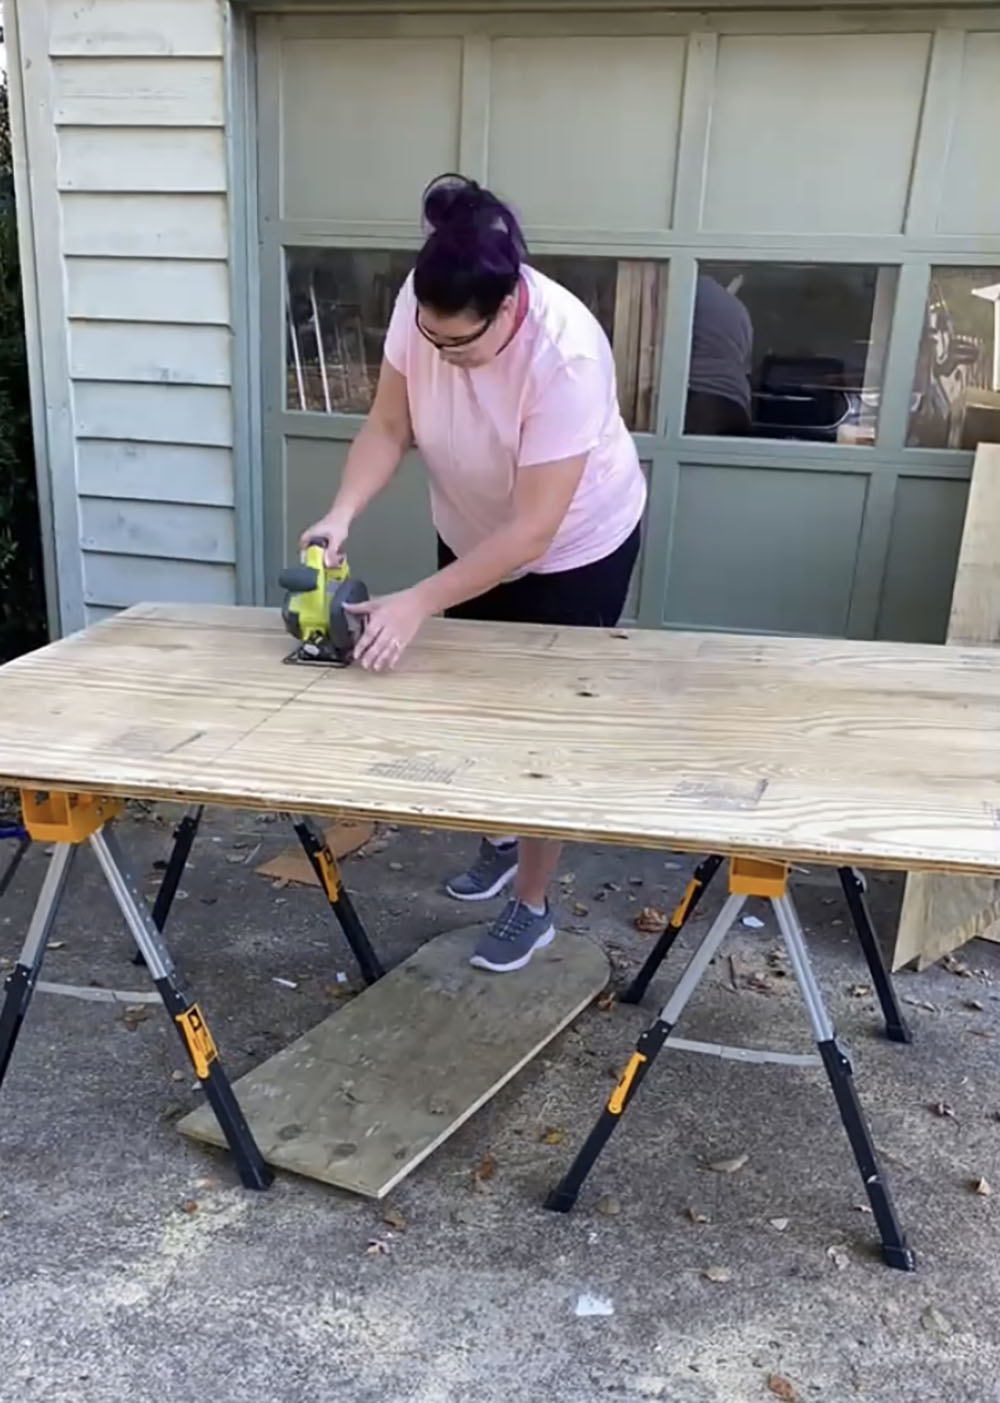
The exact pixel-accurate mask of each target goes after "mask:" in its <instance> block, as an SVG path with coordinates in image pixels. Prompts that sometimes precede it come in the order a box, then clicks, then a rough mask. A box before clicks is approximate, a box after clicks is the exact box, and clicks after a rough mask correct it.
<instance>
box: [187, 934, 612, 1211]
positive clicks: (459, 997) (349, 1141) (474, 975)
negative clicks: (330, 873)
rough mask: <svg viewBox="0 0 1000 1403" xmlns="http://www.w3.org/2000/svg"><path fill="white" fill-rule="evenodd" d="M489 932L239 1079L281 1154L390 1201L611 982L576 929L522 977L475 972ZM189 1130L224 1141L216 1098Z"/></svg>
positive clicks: (296, 1167)
mask: <svg viewBox="0 0 1000 1403" xmlns="http://www.w3.org/2000/svg"><path fill="white" fill-rule="evenodd" d="M478 931H479V928H476V927H472V928H470V929H465V930H459V931H451V932H449V933H448V934H447V935H439V936H437V937H436V938H435V939H434V940H431V941H429V942H428V943H427V944H426V945H423V946H421V948H420V949H419V950H418V951H417V952H416V954H414V955H411V956H410V958H409V959H408V960H405V961H404V962H403V963H402V964H401V965H398V966H397V967H396V968H395V969H394V970H392V971H391V972H390V973H389V974H387V975H386V976H385V977H384V978H383V979H380V980H379V981H378V983H377V984H374V985H372V987H371V988H369V989H366V990H365V991H364V992H363V993H362V994H359V995H358V997H357V998H356V999H354V1000H353V1002H351V1003H349V1004H347V1005H345V1006H344V1007H343V1008H342V1009H340V1010H339V1011H338V1012H337V1013H334V1014H332V1015H331V1016H330V1017H329V1018H327V1019H325V1020H324V1021H323V1022H322V1023H320V1024H319V1025H318V1026H317V1027H315V1028H313V1029H311V1031H310V1032H308V1033H306V1034H304V1035H303V1036H302V1037H301V1038H299V1039H298V1040H297V1041H296V1042H294V1043H292V1044H291V1046H289V1047H287V1048H285V1049H284V1050H283V1051H282V1052H279V1053H277V1055H276V1056H274V1057H271V1058H269V1059H268V1061H267V1062H264V1063H262V1064H261V1066H259V1067H257V1068H256V1069H255V1070H254V1071H252V1072H250V1073H248V1074H247V1075H246V1076H245V1077H241V1078H240V1080H239V1081H238V1082H236V1083H235V1091H236V1095H237V1098H238V1099H239V1102H240V1105H241V1106H242V1108H243V1111H244V1113H245V1114H246V1117H247V1120H248V1121H249V1123H250V1128H251V1130H252V1131H253V1134H254V1138H255V1139H256V1141H257V1143H258V1145H259V1146H260V1149H261V1153H262V1154H263V1155H264V1157H265V1158H266V1159H267V1160H268V1161H269V1163H271V1164H273V1165H275V1166H277V1167H278V1168H280V1169H290V1170H293V1171H294V1172H295V1173H296V1174H305V1175H308V1176H309V1177H311V1178H313V1179H321V1180H322V1181H323V1182H324V1183H327V1184H336V1185H337V1186H339V1187H340V1188H344V1189H350V1190H351V1191H352V1192H354V1193H358V1194H365V1195H368V1196H370V1197H373V1198H383V1197H384V1196H385V1195H386V1194H387V1193H389V1192H390V1191H391V1190H392V1189H393V1188H394V1186H395V1185H396V1184H398V1183H399V1182H400V1180H401V1179H404V1178H405V1177H406V1175H407V1174H409V1173H410V1171H411V1170H413V1169H415V1168H416V1166H417V1165H418V1164H420V1162H421V1161H422V1160H424V1159H426V1158H427V1156H428V1155H429V1154H431V1153H432V1151H433V1150H435V1149H436V1148H437V1146H438V1145H440V1144H441V1143H442V1142H443V1141H444V1140H446V1139H447V1138H448V1136H449V1135H451V1134H452V1132H453V1131H455V1130H457V1129H458V1127H459V1126H460V1125H462V1124H463V1123H464V1122H465V1121H466V1120H468V1119H469V1117H470V1116H471V1115H473V1114H474V1113H475V1112H476V1111H477V1110H478V1109H479V1107H480V1106H482V1105H483V1104H484V1103H485V1102H486V1101H488V1100H489V1098H490V1097H491V1096H493V1095H494V1094H495V1093H496V1092H497V1091H498V1090H499V1089H500V1087H502V1086H503V1085H504V1084H505V1083H506V1082H508V1081H510V1079H511V1078H512V1077H514V1076H516V1074H517V1073H518V1072H519V1071H520V1070H521V1068H522V1067H523V1066H524V1065H525V1064H526V1063H527V1062H529V1061H530V1060H531V1058H533V1057H534V1056H535V1055H536V1054H537V1053H538V1052H539V1051H540V1050H541V1049H542V1048H543V1047H544V1046H545V1044H546V1043H548V1042H550V1041H551V1040H552V1039H553V1038H554V1037H555V1036H556V1035H557V1034H558V1033H559V1032H561V1030H562V1029H563V1028H565V1027H566V1026H567V1024H569V1023H571V1022H572V1020H573V1019H574V1018H575V1017H576V1016H577V1014H578V1013H580V1012H581V1010H582V1009H584V1008H586V1006H587V1005H588V1004H589V1003H590V1002H591V1000H592V999H593V998H594V997H595V996H596V995H597V994H599V993H600V991H601V990H602V989H603V988H604V986H605V984H606V983H607V979H608V962H607V958H606V956H605V955H604V953H603V951H602V950H600V949H599V948H598V947H597V946H596V945H595V944H594V943H593V942H592V941H590V940H586V939H584V938H582V937H580V936H574V935H560V936H558V937H557V939H556V940H555V941H554V942H553V944H552V945H550V946H549V947H548V949H547V950H542V951H539V952H538V953H537V954H536V955H535V956H534V958H533V959H532V961H531V964H530V965H529V966H527V967H526V968H525V969H523V970H517V971H515V972H514V973H512V974H505V975H503V976H502V977H498V976H496V975H490V974H488V973H486V972H485V971H483V970H477V969H473V968H472V966H471V965H470V964H469V962H468V957H469V955H470V953H471V951H472V948H473V946H474V944H475V941H476V937H477V935H478ZM178 1129H180V1130H181V1131H183V1133H184V1134H185V1135H189V1136H191V1137H192V1138H193V1139H196V1140H204V1141H208V1142H209V1143H210V1144H214V1145H224V1144H225V1141H224V1139H223V1137H222V1135H221V1132H220V1131H219V1126H218V1122H217V1121H216V1119H215V1116H214V1114H213V1112H212V1110H211V1107H209V1106H207V1105H206V1106H201V1107H199V1109H198V1110H196V1111H193V1112H192V1113H191V1114H190V1115H187V1116H185V1117H184V1119H183V1120H181V1121H180V1122H179V1123H178Z"/></svg>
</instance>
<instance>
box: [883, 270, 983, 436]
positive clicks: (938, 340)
mask: <svg viewBox="0 0 1000 1403" xmlns="http://www.w3.org/2000/svg"><path fill="white" fill-rule="evenodd" d="M998 322H1000V267H996V268H932V269H931V283H930V289H929V292H928V297H927V308H926V312H925V316H924V334H923V337H922V338H921V342H920V355H919V357H918V360H917V373H916V377H915V379H914V383H913V397H912V400H911V402H910V423H909V433H908V435H907V440H906V441H907V443H908V444H909V445H910V446H911V447H915V448H974V447H975V446H976V444H977V443H978V442H979V440H980V439H987V440H989V441H991V442H995V441H996V440H998V439H1000V334H998Z"/></svg>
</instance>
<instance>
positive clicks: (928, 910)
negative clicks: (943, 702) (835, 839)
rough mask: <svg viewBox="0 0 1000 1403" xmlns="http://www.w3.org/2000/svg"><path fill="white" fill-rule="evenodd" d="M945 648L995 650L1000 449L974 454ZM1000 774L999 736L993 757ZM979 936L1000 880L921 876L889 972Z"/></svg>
mask: <svg viewBox="0 0 1000 1403" xmlns="http://www.w3.org/2000/svg"><path fill="white" fill-rule="evenodd" d="M948 642H949V644H954V645H958V646H962V645H968V644H981V643H983V644H993V645H1000V444H995V443H981V444H980V445H979V448H978V449H977V451H976V459H975V465H974V467H973V472H972V483H971V485H970V488H969V504H968V507H967V508H966V514H965V527H964V530H963V533H962V545H961V548H960V550H959V555H958V568H957V571H956V575H955V588H954V592H953V594H952V601H951V617H950V619H949V623H948ZM992 766H993V769H994V771H995V770H997V769H998V768H1000V735H998V737H997V738H996V743H995V746H994V753H993V757H992ZM977 936H980V937H984V938H986V939H990V940H1000V880H998V879H997V878H995V877H956V876H949V875H947V874H944V875H938V874H933V873H926V872H914V873H911V874H910V875H909V876H908V877H907V879H906V887H905V889H904V892H903V906H902V910H901V912H900V918H899V929H898V931H897V935H896V948H895V951H894V954H893V961H892V963H893V968H894V969H901V968H902V967H903V966H904V965H909V964H914V963H915V964H916V966H917V968H918V969H926V968H927V966H928V965H932V964H934V962H935V961H936V960H939V959H940V958H941V956H942V955H946V954H948V952H949V951H951V950H955V949H957V948H958V946H960V945H964V944H965V943H966V941H969V940H973V939H975V938H976V937H977Z"/></svg>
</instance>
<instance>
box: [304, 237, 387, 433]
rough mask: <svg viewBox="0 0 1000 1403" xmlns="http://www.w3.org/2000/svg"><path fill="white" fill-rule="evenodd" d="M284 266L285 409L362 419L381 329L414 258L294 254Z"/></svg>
mask: <svg viewBox="0 0 1000 1403" xmlns="http://www.w3.org/2000/svg"><path fill="white" fill-rule="evenodd" d="M285 266H286V270H287V277H288V291H287V301H286V328H285V332H286V335H285V403H286V405H287V407H288V408H289V409H306V410H314V411H318V412H319V413H321V414H323V413H326V414H367V413H368V410H369V409H370V408H371V405H372V400H373V398H374V396H375V386H376V384H377V383H378V372H379V366H380V364H381V361H382V343H383V342H384V340H385V332H386V328H387V327H388V325H389V318H390V316H391V315H392V308H393V304H394V303H395V300H396V295H397V293H398V292H399V289H400V288H401V287H402V285H403V282H404V281H405V279H406V275H407V273H409V271H410V269H411V268H412V267H413V254H412V253H410V252H408V251H406V250H405V249H401V250H396V251H393V252H387V251H384V250H383V251H377V250H367V249H365V250H358V249H339V248H337V249H334V248H325V249H311V248H292V249H288V250H287V251H286V254H285Z"/></svg>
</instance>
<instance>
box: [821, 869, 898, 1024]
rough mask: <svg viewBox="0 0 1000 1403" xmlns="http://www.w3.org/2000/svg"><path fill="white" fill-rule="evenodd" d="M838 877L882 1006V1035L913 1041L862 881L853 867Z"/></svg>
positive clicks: (859, 874)
mask: <svg viewBox="0 0 1000 1403" xmlns="http://www.w3.org/2000/svg"><path fill="white" fill-rule="evenodd" d="M838 875H839V877H840V885H841V886H842V887H843V889H844V896H845V897H846V899H847V906H848V909H849V911H850V913H851V920H852V922H853V923H854V929H855V930H856V931H857V934H858V940H859V941H860V942H861V949H862V950H863V951H864V956H865V960H866V961H867V962H868V970H869V973H870V974H871V977H872V983H873V984H874V986H875V993H876V994H877V995H878V1001H879V1003H880V1005H881V1007H882V1016H883V1018H884V1019H885V1035H886V1037H887V1038H888V1039H889V1041H890V1042H894V1043H909V1042H912V1041H913V1034H912V1033H911V1032H910V1029H909V1027H908V1026H907V1023H906V1019H905V1018H904V1017H903V1013H902V1010H901V1009H900V1007H899V1000H898V999H897V997H896V990H895V987H894V986H893V982H892V975H891V974H890V973H889V971H888V969H887V968H886V964H885V961H884V960H883V958H882V951H881V949H880V948H879V943H878V937H877V936H876V934H875V927H874V926H873V925H872V918H871V913H870V912H869V910H868V902H867V900H866V899H865V883H864V878H863V877H862V876H861V873H860V872H859V871H858V869H857V868H856V867H841V868H839V869H838Z"/></svg>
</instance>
